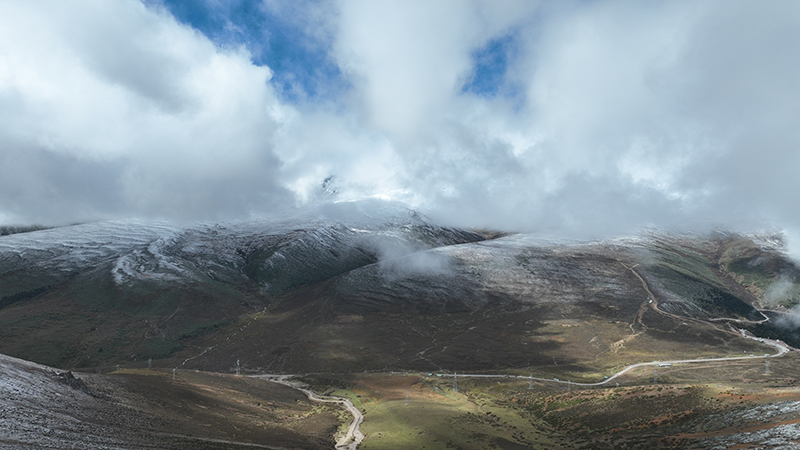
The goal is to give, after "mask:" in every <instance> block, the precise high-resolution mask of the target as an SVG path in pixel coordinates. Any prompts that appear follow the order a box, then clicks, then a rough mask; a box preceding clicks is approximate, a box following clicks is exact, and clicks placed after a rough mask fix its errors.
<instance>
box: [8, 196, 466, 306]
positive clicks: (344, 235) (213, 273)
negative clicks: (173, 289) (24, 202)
mask: <svg viewBox="0 0 800 450" xmlns="http://www.w3.org/2000/svg"><path fill="white" fill-rule="evenodd" d="M478 239H481V237H480V236H478V235H475V234H472V233H465V232H461V231H457V230H450V229H444V228H439V227H435V226H433V225H430V224H429V223H428V222H426V221H425V220H424V219H422V218H421V217H420V216H418V215H417V214H416V213H414V212H413V211H409V210H404V209H402V208H401V207H400V206H397V205H393V204H388V205H384V204H378V205H371V204H342V205H330V206H327V207H326V208H324V209H315V210H313V211H303V212H300V213H298V214H296V215H295V216H294V217H290V218H288V219H284V220H267V219H263V220H251V221H246V222H238V223H219V224H199V225H192V226H177V225H173V224H169V223H164V222H144V221H139V220H127V221H111V222H101V223H92V224H83V225H75V226H69V227H62V228H55V229H50V230H44V231H37V232H31V233H24V234H17V235H11V236H3V237H0V280H4V281H5V282H4V283H2V285H0V298H4V299H5V303H6V304H9V303H12V302H13V301H15V300H18V299H26V298H31V297H35V296H37V295H39V294H41V293H42V292H44V291H45V290H48V289H50V288H53V287H54V286H57V285H59V284H62V283H65V282H67V281H68V280H70V279H71V278H73V277H75V276H76V275H78V274H80V273H82V272H85V271H88V270H96V269H98V268H99V267H105V269H106V270H107V275H108V276H110V277H111V278H112V279H113V281H114V283H115V284H116V285H118V286H119V285H125V284H131V283H135V282H137V281H146V282H149V283H153V282H155V283H159V282H161V283H184V284H186V283H196V282H202V281H205V280H216V281H223V282H227V283H232V284H237V283H247V282H253V283H255V284H257V285H260V286H261V287H262V289H263V291H264V293H270V294H280V293H282V292H284V291H285V290H286V289H289V288H292V287H296V286H298V285H302V284H307V283H311V282H314V281H319V280H321V279H324V278H327V277H330V276H333V275H336V274H338V273H342V272H344V271H347V270H350V269H352V268H355V267H360V266H362V265H365V264H371V263H373V262H376V261H377V260H378V259H380V258H391V257H396V256H402V255H405V254H407V253H411V252H414V251H417V250H421V249H425V248H431V247H435V246H439V245H448V244H452V243H458V242H467V241H474V240H478Z"/></svg>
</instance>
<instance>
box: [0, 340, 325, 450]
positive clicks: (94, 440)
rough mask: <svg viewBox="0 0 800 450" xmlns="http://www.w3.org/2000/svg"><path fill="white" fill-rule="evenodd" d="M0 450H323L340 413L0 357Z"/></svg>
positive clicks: (245, 389) (181, 380)
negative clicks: (253, 449)
mask: <svg viewBox="0 0 800 450" xmlns="http://www.w3.org/2000/svg"><path fill="white" fill-rule="evenodd" d="M0 373H2V375H0V447H2V448H6V449H11V450H17V449H20V450H22V449H25V450H28V449H46V448H52V449H120V450H121V449H126V450H132V449H136V450H138V449H176V450H179V449H208V450H212V449H240V448H241V449H252V448H289V449H322V448H326V449H327V448H332V447H333V444H334V442H333V436H334V432H335V431H336V430H337V428H338V426H339V417H338V414H339V410H338V408H336V407H327V406H320V405H317V404H311V403H309V402H307V401H306V398H305V396H304V395H303V394H302V393H300V392H298V391H295V390H293V389H291V388H288V387H285V386H281V385H276V384H274V383H269V382H265V381H261V380H255V379H249V378H244V377H240V378H238V379H237V378H234V377H221V376H218V375H209V374H201V373H180V374H178V376H177V377H176V380H175V381H172V380H171V375H169V374H166V373H158V372H152V373H148V372H147V371H140V372H139V373H125V374H111V375H96V374H73V373H72V372H62V371H59V370H56V369H53V368H50V367H46V366H42V365H39V364H34V363H30V362H27V361H23V360H20V359H16V358H11V357H8V356H4V355H0Z"/></svg>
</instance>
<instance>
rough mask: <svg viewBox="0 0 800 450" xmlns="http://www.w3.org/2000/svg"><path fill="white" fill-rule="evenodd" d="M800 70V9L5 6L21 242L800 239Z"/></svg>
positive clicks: (335, 3)
mask: <svg viewBox="0 0 800 450" xmlns="http://www.w3.org/2000/svg"><path fill="white" fill-rule="evenodd" d="M798 55H800V2H796V1H745V0H743V1H737V2H730V1H711V0H699V1H680V0H675V1H657V0H655V1H648V2H639V1H613V0H591V1H589V0H584V1H569V0H565V1H558V2H552V1H547V2H544V1H543V2H537V1H533V0H526V1H512V0H491V1H484V0H459V1H450V0H420V1H416V0H403V1H382V0H370V1H367V0H330V1H328V0H293V1H276V0H144V1H139V0H115V1H113V2H109V1H101V0H74V1H61V0H27V1H25V2H18V1H12V0H0V224H33V223H36V224H44V225H57V224H65V223H76V222H83V221H92V220H105V219H116V218H126V217H138V218H162V219H172V220H179V221H213V220H236V219H244V218H250V217H254V216H270V215H280V214H282V213H284V212H285V211H287V210H291V209H292V208H296V207H307V206H313V205H317V204H323V203H326V202H341V201H352V200H359V199H364V198H382V199H391V200H396V201H399V202H404V203H406V204H408V205H409V206H410V207H412V208H415V209H418V210H419V211H421V212H423V213H425V214H426V215H428V216H429V217H431V218H433V219H434V220H437V221H440V222H443V223H447V224H450V225H457V226H468V227H484V228H493V229H503V230H512V231H528V232H535V233H541V234H547V235H553V236H566V237H575V236H586V237H597V236H612V235H623V234H628V233H633V232H637V231H640V230H642V229H647V228H651V227H660V228H676V229H687V230H696V231H703V230H707V229H711V228H715V227H723V228H729V229H735V230H751V229H752V230H761V229H781V230H785V231H786V233H787V235H788V236H789V238H790V240H792V237H793V236H797V237H798V239H800V207H798V206H800V205H798V200H797V198H798V197H797V193H798V192H800V176H798V175H800V161H799V160H798V159H799V157H800V151H798V150H800V87H799V86H798V80H800V56H798ZM797 242H798V244H800V241H797ZM798 248H800V247H798Z"/></svg>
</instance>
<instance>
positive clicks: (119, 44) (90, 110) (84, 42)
mask: <svg viewBox="0 0 800 450" xmlns="http://www.w3.org/2000/svg"><path fill="white" fill-rule="evenodd" d="M3 9H4V11H3V14H0V21H1V22H2V23H0V34H1V36H0V98H3V99H9V101H3V102H2V103H0V116H2V117H3V118H4V119H8V120H7V121H5V122H4V125H3V127H2V128H0V142H2V144H3V147H4V150H3V151H2V154H0V158H2V159H3V160H5V161H6V162H7V164H3V165H2V166H0V167H2V168H0V171H2V172H4V173H3V177H2V178H3V179H5V180H9V178H14V181H13V182H9V181H6V182H5V183H0V186H2V188H1V189H2V197H0V198H2V200H1V201H2V205H0V206H2V208H4V209H6V210H8V211H10V212H12V213H14V214H16V215H18V216H21V217H24V218H26V219H27V220H31V221H45V222H53V221H61V220H76V219H77V220H82V219H91V218H96V217H97V216H100V217H102V216H106V215H112V216H113V215H117V214H128V215H130V214H144V215H164V216H171V217H177V218H195V217H209V216H210V217H213V216H214V215H225V214H232V213H233V214H236V213H239V214H242V213H247V212H248V211H249V210H250V209H251V208H257V207H260V206H262V205H267V206H276V205H278V204H282V203H286V201H287V199H288V198H289V196H288V194H287V192H286V191H285V190H284V188H282V187H281V186H280V185H279V184H278V183H277V174H278V170H279V164H280V162H279V160H278V159H277V158H276V157H275V156H274V154H273V152H272V149H271V148H270V139H269V138H270V136H271V134H272V133H273V132H274V130H275V129H276V128H277V127H278V126H279V125H280V119H281V117H282V115H283V113H282V111H281V110H283V109H286V108H288V107H287V106H286V105H281V104H280V103H279V102H278V101H277V100H276V98H275V95H274V93H273V92H272V90H271V88H270V85H269V84H268V82H267V81H268V80H269V77H270V70H269V69H268V68H262V67H256V66H253V65H252V64H251V63H250V60H249V55H248V54H247V53H246V52H245V51H244V50H240V51H233V52H230V51H222V50H219V49H217V48H215V47H214V45H213V44H212V43H211V42H210V41H208V40H207V39H206V38H204V37H203V36H202V35H200V34H199V33H198V32H196V31H193V30H192V29H190V28H188V27H185V26H182V25H180V24H178V23H177V22H176V21H175V20H174V19H173V18H172V17H171V16H169V15H168V14H167V13H166V12H164V11H160V10H155V9H148V8H146V7H145V6H144V5H142V4H141V3H139V2H136V1H120V2H88V1H87V2H70V3H67V2H35V1H31V2H22V3H15V4H5V5H4V7H3ZM12 160H13V161H12ZM57 161H62V162H60V163H59V162H57ZM53 164H57V165H63V164H66V165H67V166H68V167H71V168H72V169H73V173H72V174H70V173H69V170H64V171H63V172H61V173H57V172H58V169H57V168H55V167H54V168H52V169H48V170H47V171H44V172H43V168H46V167H49V166H51V165H53ZM68 167H67V168H68ZM12 168H13V169H12ZM67 168H65V169H67ZM11 170H14V173H9V172H10V171H11ZM112 172H113V173H112ZM56 173H57V175H56V176H54V174H56ZM60 177H61V178H60ZM40 189H41V190H40ZM76 205H83V207H84V208H85V209H83V208H81V209H78V210H76V211H74V212H73V213H72V214H70V213H69V209H70V208H71V207H74V206H76Z"/></svg>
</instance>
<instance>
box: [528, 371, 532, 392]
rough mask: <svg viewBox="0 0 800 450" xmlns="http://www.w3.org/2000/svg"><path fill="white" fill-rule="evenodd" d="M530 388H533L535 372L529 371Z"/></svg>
mask: <svg viewBox="0 0 800 450" xmlns="http://www.w3.org/2000/svg"><path fill="white" fill-rule="evenodd" d="M528 389H533V373H528Z"/></svg>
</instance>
